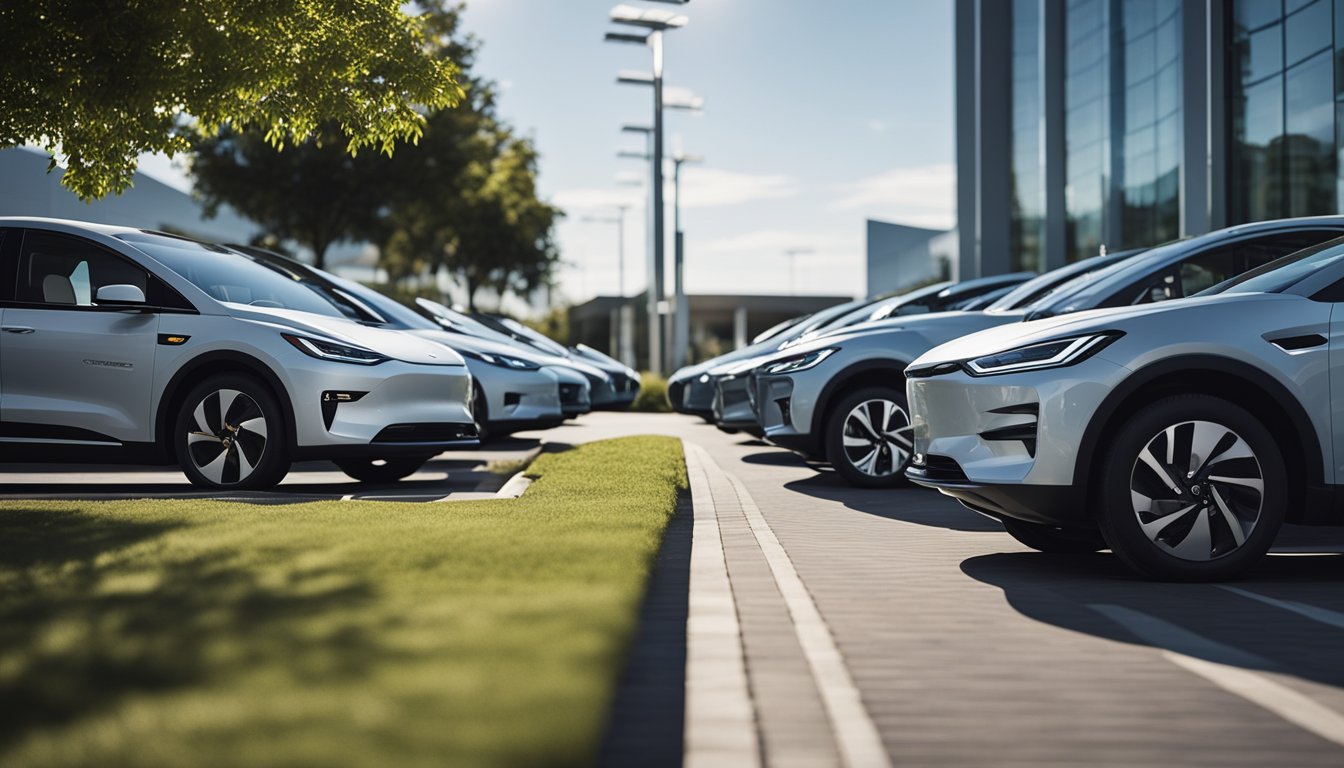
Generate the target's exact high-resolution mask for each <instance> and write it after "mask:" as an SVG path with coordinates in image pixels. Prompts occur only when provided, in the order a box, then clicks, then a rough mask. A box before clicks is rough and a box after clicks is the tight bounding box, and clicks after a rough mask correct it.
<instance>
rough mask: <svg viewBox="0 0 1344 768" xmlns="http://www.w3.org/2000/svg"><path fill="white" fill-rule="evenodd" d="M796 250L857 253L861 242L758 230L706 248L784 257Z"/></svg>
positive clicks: (722, 240) (715, 250)
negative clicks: (785, 253)
mask: <svg viewBox="0 0 1344 768" xmlns="http://www.w3.org/2000/svg"><path fill="white" fill-rule="evenodd" d="M794 248H804V249H808V250H811V251H813V254H812V255H821V254H824V253H828V252H831V253H833V252H836V251H850V250H852V251H854V252H856V253H857V248H858V241H857V240H851V239H850V238H845V237H836V236H834V235H828V234H819V233H816V232H796V231H791V230H787V229H759V230H756V231H755V232H744V233H743V234H740V235H733V236H732V237H724V238H720V239H718V240H713V241H711V242H708V243H706V244H705V246H704V249H705V251H707V252H709V253H734V254H747V253H772V254H782V253H783V252H784V251H786V250H789V249H794Z"/></svg>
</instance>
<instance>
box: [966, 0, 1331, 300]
mask: <svg viewBox="0 0 1344 768" xmlns="http://www.w3.org/2000/svg"><path fill="white" fill-rule="evenodd" d="M955 30H956V31H955V37H956V81H957V82H956V89H957V92H956V109H957V184H958V189H957V209H958V239H959V252H960V253H959V260H960V267H961V274H963V275H965V276H971V275H981V274H993V273H997V272H1008V271H1012V270H1018V269H1033V270H1043V269H1049V268H1052V267H1055V266H1059V265H1062V264H1064V263H1067V262H1069V261H1074V260H1077V259H1080V258H1083V257H1086V256H1089V255H1092V254H1095V253H1096V252H1097V251H1098V249H1099V248H1100V247H1102V246H1105V247H1106V248H1108V249H1110V250H1116V249H1120V248H1131V247H1140V246H1146V245H1154V244H1157V243H1161V242H1164V241H1167V240H1171V239H1174V238H1178V237H1182V236H1186V235H1194V234H1199V233H1202V232H1207V231H1209V230H1211V229H1217V228H1220V227H1224V226H1229V225H1233V224H1238V223H1244V222H1248V221H1259V220H1264V219H1271V218H1278V217H1282V216H1304V215H1314V214H1327V213H1337V212H1339V211H1340V209H1341V203H1342V202H1344V177H1341V173H1340V164H1339V159H1338V158H1339V151H1340V150H1341V149H1344V67H1341V65H1340V64H1337V63H1336V62H1344V0H957V5H956V22H955Z"/></svg>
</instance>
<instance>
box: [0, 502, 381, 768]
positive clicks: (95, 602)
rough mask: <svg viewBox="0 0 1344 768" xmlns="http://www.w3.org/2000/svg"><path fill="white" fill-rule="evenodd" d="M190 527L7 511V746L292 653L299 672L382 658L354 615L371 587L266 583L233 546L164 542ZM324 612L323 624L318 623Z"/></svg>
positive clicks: (307, 577)
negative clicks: (226, 549) (133, 700)
mask: <svg viewBox="0 0 1344 768" xmlns="http://www.w3.org/2000/svg"><path fill="white" fill-rule="evenodd" d="M180 527H182V526H181V525H179V524H172V523H151V522H130V521H125V520H114V519H109V518H107V517H102V516H99V515H96V514H90V513H87V512H84V511H58V510H43V509H16V510H4V511H0V585H3V586H2V588H0V660H3V663H0V748H3V747H7V746H9V745H11V744H13V743H15V742H17V741H18V740H20V739H21V738H23V737H24V736H25V735H26V734H27V732H28V731H30V730H32V729H36V728H43V727H51V726H58V725H60V724H63V723H67V722H70V721H73V720H76V719H78V718H81V717H84V716H86V715H89V714H92V713H95V712H98V711H100V710H106V709H108V708H110V707H112V706H114V705H115V704H116V703H117V702H118V701H119V700H121V699H123V698H125V697H128V696H132V695H134V694H138V693H144V692H161V691H170V690H174V689H178V688H184V687H188V686H192V685H197V684H200V683H202V682H204V681H208V680H210V679H218V678H221V677H226V676H230V675H237V674H241V673H245V672H246V671H247V670H248V669H249V668H253V667H257V666H260V665H264V664H267V663H277V662H281V661H283V663H284V665H285V666H286V668H287V670H288V672H289V673H290V674H293V675H295V676H296V677H297V678H299V679H316V678H317V677H318V676H322V677H325V678H329V677H331V676H333V675H359V674H361V673H362V672H364V669H365V667H366V665H367V661H368V660H371V659H376V658H377V657H378V653H377V651H376V649H375V648H374V642H373V638H372V636H371V634H372V633H370V632H368V631H367V630H366V628H364V627H361V626H359V625H357V624H355V623H353V622H352V621H350V620H348V619H347V620H344V621H343V620H342V617H343V616H349V615H350V613H352V612H347V611H346V610H345V609H346V608H348V607H350V606H353V605H357V604H359V603H361V602H363V601H365V600H367V599H368V598H370V597H371V594H370V590H369V589H368V588H367V587H366V586H365V585H363V584H362V583H358V582H352V581H351V580H350V579H349V578H348V576H347V575H346V574H337V573H331V572H323V571H321V570H320V569H307V570H304V571H303V572H302V573H301V574H300V575H299V577H298V578H294V577H293V576H291V578H290V579H289V580H288V581H286V580H284V579H274V578H272V579H266V582H267V583H263V581H262V578H261V577H259V575H258V573H257V572H256V571H254V570H248V569H246V568H245V567H243V566H242V565H241V564H239V563H237V562H236V558H233V557H230V556H228V555H227V554H226V553H222V552H207V553H202V552H194V553H192V552H190V550H189V551H188V553H187V554H184V555H180V556H168V555H165V552H166V551H170V550H169V548H167V547H165V548H162V549H159V548H155V547H154V546H153V544H154V542H155V540H156V539H159V538H161V537H164V536H165V535H168V534H170V533H171V532H173V531H174V530H176V529H178V528H180ZM143 545H148V547H147V548H145V549H144V550H143V552H142V551H137V550H133V549H132V548H135V547H141V546H143ZM291 574H293V572H291ZM319 615H321V616H323V619H324V621H323V626H322V629H321V631H320V633H318V632H315V631H314V629H313V627H312V626H307V625H305V620H306V619H311V618H313V617H317V616H319ZM301 630H303V631H301ZM315 644H318V645H320V646H321V652H314V649H313V646H314V645H315Z"/></svg>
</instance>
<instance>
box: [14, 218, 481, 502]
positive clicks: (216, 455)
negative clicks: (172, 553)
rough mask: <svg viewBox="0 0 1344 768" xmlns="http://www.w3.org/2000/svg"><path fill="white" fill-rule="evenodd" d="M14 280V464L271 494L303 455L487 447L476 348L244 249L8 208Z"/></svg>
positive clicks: (421, 457)
mask: <svg viewBox="0 0 1344 768" xmlns="http://www.w3.org/2000/svg"><path fill="white" fill-rule="evenodd" d="M0 275H2V276H3V279H0V302H2V304H0V307H2V308H0V330H2V331H3V333H0V457H3V458H4V459H5V460H8V461H114V462H122V463H145V464H168V463H172V462H174V461H176V462H177V463H178V464H179V465H180V466H181V467H182V471H183V472H184V473H185V474H186V476H187V477H188V478H189V479H190V480H191V482H193V483H195V484H197V485H201V486H206V487H211V488H264V487H269V486H272V485H275V484H276V483H278V482H279V481H280V480H281V479H282V478H283V477H284V476H285V474H286V473H287V472H288V471H289V467H290V463H291V462H292V461H294V460H299V459H333V460H336V461H337V462H338V464H340V465H341V466H342V468H343V469H346V471H347V472H351V473H352V474H355V473H359V472H361V470H363V469H366V468H371V467H383V466H386V465H389V464H394V463H395V464H408V463H409V464H414V465H415V466H419V465H420V464H421V463H423V462H424V461H425V460H427V459H428V458H429V457H431V456H433V455H434V454H437V453H439V452H440V451H443V450H445V449H449V448H456V447H461V446H469V445H475V444H476V443H477V435H476V427H475V425H474V424H473V422H472V414H471V407H470V395H471V389H472V381H471V376H470V374H469V373H468V372H467V368H466V366H465V365H464V363H463V360H462V358H461V357H459V356H458V355H457V354H455V353H454V352H452V351H451V350H449V349H446V348H445V347H443V346H442V345H440V344H435V343H433V342H431V341H428V340H426V339H421V338H418V337H416V336H413V335H410V334H406V333H401V332H399V331H395V330H389V329H387V328H382V327H377V326H373V325H369V324H367V323H362V322H360V321H358V320H357V319H356V318H358V317H359V313H358V312H357V310H356V309H355V307H353V306H351V304H350V303H349V302H348V301H347V300H345V299H343V298H342V297H341V296H339V295H336V294H333V293H330V292H327V291H323V290H320V289H319V288H317V287H316V286H313V285H310V284H307V283H305V282H304V281H303V280H302V279H301V277H300V276H298V275H296V274H286V273H285V272H284V271H283V270H282V269H277V268H276V267H274V266H270V265H265V264H262V263H259V262H258V261H256V260H255V259H253V258H252V257H250V256H247V255H245V254H242V253H239V252H238V251H234V250H231V249H228V248H225V247H223V246H218V245H211V244H207V243H200V242H196V241H193V240H187V239H184V238H180V237H175V236H172V235H167V234H163V233H159V232H149V231H144V230H138V229H132V228H129V227H115V226H103V225H94V224H82V223H78V222H70V221H58V220H51V219H36V218H0ZM356 476H357V475H356Z"/></svg>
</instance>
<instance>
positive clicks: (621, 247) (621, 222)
mask: <svg viewBox="0 0 1344 768" xmlns="http://www.w3.org/2000/svg"><path fill="white" fill-rule="evenodd" d="M629 207H630V206H627V205H618V206H616V211H617V213H616V293H617V295H618V296H620V297H621V298H625V209H626V208H629Z"/></svg>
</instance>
